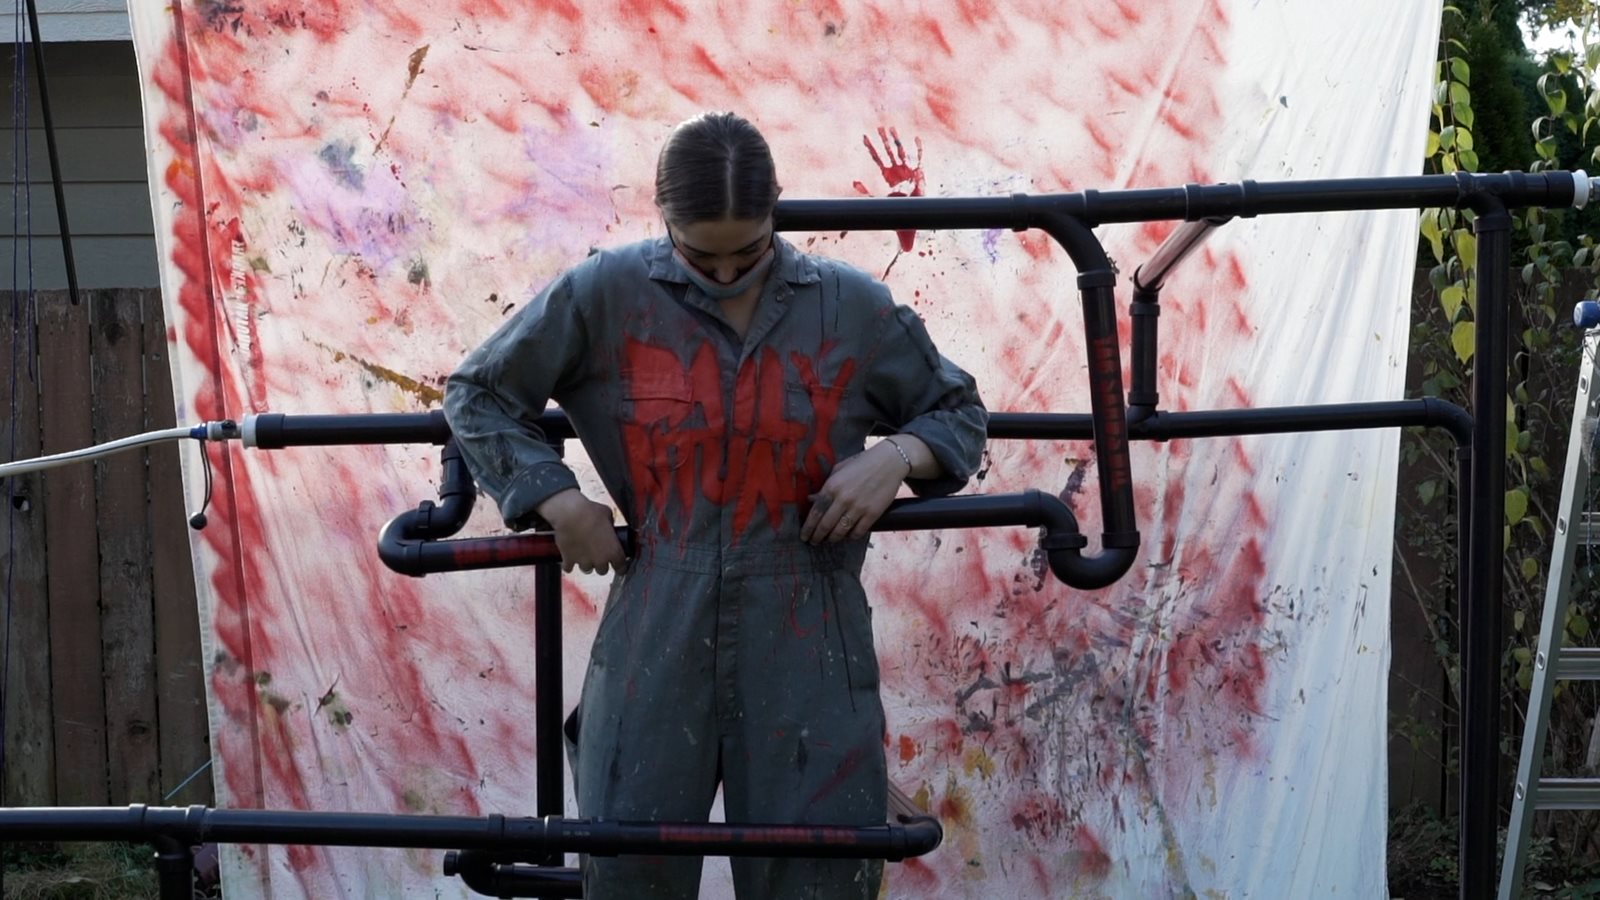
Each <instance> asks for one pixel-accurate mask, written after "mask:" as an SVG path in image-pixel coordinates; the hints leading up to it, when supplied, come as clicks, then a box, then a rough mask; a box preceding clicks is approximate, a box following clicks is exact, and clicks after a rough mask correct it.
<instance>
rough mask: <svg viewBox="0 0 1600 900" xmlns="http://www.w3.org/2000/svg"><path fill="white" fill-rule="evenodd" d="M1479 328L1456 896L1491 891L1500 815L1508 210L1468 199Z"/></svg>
mask: <svg viewBox="0 0 1600 900" xmlns="http://www.w3.org/2000/svg"><path fill="white" fill-rule="evenodd" d="M1476 199H1477V202H1475V203H1474V208H1475V209H1476V210H1477V213H1478V215H1477V218H1476V219H1475V220H1474V222H1473V226H1472V230H1473V232H1474V233H1475V234H1476V235H1477V236H1478V266H1477V281H1478V286H1477V294H1478V306H1477V309H1476V311H1475V319H1476V322H1477V329H1476V335H1475V341H1474V347H1473V358H1472V410H1473V413H1474V418H1475V419H1476V421H1477V423H1478V426H1479V427H1478V428H1476V429H1475V430H1474V432H1473V436H1472V485H1471V490H1470V491H1469V493H1470V494H1471V502H1472V521H1471V528H1470V531H1469V533H1468V536H1467V549H1468V551H1469V558H1470V559H1471V570H1470V574H1469V575H1468V578H1467V584H1468V588H1469V591H1470V593H1469V594H1468V595H1467V599H1468V601H1469V602H1468V604H1467V606H1466V608H1464V609H1463V610H1461V619H1462V629H1461V673H1462V676H1461V677H1462V682H1463V684H1462V696H1461V835H1460V837H1461V841H1460V848H1459V849H1460V865H1461V896H1462V897H1463V898H1467V897H1489V896H1492V895H1493V893H1494V887H1495V872H1496V847H1495V835H1496V830H1497V825H1498V823H1499V820H1500V805H1499V792H1500V777H1499V770H1500V715H1499V710H1500V690H1499V685H1500V646H1501V642H1500V591H1501V566H1502V565H1503V563H1502V559H1503V556H1504V552H1505V548H1504V537H1503V529H1504V523H1505V466H1506V380H1507V373H1506V365H1507V358H1508V350H1507V335H1508V333H1509V330H1510V326H1509V313H1508V306H1509V303H1508V299H1509V294H1510V277H1511V270H1510V243H1511V216H1510V214H1508V213H1507V212H1506V210H1505V207H1504V206H1502V205H1501V204H1500V202H1499V201H1498V200H1496V199H1494V198H1492V197H1489V198H1476Z"/></svg>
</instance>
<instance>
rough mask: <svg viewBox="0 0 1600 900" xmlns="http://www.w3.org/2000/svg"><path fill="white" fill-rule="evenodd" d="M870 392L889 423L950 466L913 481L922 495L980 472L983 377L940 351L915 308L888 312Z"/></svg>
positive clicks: (950, 489)
mask: <svg viewBox="0 0 1600 900" xmlns="http://www.w3.org/2000/svg"><path fill="white" fill-rule="evenodd" d="M885 292H887V291H886V289H885ZM889 302H890V303H892V302H893V301H889ZM867 391H868V399H869V400H870V401H871V403H872V404H873V405H874V406H875V407H876V409H877V411H878V413H879V414H880V415H881V416H882V417H883V420H884V424H886V425H889V426H890V427H893V428H896V429H898V430H899V431H900V432H901V433H903V434H910V435H915V436H916V437H918V438H920V439H921V440H922V442H923V443H925V444H927V445H928V448H929V449H930V450H932V451H933V455H934V458H935V459H937V460H938V461H939V465H940V467H941V468H943V469H944V475H943V476H942V477H939V478H929V479H918V478H913V479H908V480H907V482H906V483H907V484H908V485H910V487H911V490H912V491H913V492H915V493H916V494H917V495H918V496H923V497H942V496H944V495H946V494H953V493H955V492H956V491H959V490H960V489H961V488H962V487H963V486H965V485H966V483H967V480H968V479H969V478H971V477H972V476H973V474H974V473H976V472H977V471H978V468H979V466H981V465H982V463H983V448H984V442H985V440H986V437H987V433H988V427H989V411H988V410H987V409H985V408H984V405H983V400H982V399H980V398H979V396H978V386H977V382H975V381H974V380H973V378H972V376H971V375H969V374H967V372H966V371H964V370H963V369H962V368H961V367H959V366H957V365H956V364H955V363H952V362H951V361H950V360H948V359H945V358H944V356H942V355H941V354H940V353H939V351H938V349H937V348H935V347H934V345H933V339H932V338H931V337H929V336H928V329H927V328H926V327H925V326H924V325H923V324H922V319H921V318H920V317H919V316H918V315H917V314H916V312H914V311H913V310H911V309H909V308H907V307H904V306H894V307H893V309H892V310H891V311H890V312H889V313H888V315H887V316H886V317H885V321H884V327H883V330H882V332H881V336H880V339H879V341H878V344H877V347H876V349H875V351H874V352H873V353H872V355H871V366H870V368H869V370H868V378H867Z"/></svg>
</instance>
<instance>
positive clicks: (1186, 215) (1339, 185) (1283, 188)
mask: <svg viewBox="0 0 1600 900" xmlns="http://www.w3.org/2000/svg"><path fill="white" fill-rule="evenodd" d="M1574 183H1575V181H1574V175H1573V173H1571V172H1536V173H1523V172H1506V173H1501V174H1496V175H1491V174H1479V173H1471V172H1457V173H1455V174H1454V175H1415V176H1404V177H1377V178H1335V179H1325V180H1310V181H1279V182H1248V181H1247V182H1243V183H1239V184H1210V185H1196V184H1189V185H1184V186H1182V187H1169V188H1147V189H1139V190H1126V191H1094V190H1086V191H1082V192H1079V193H1073V194H1042V195H1036V196H1029V195H1021V194H1019V195H1014V196H1011V197H861V198H850V199H843V200H780V201H778V206H777V211H776V213H775V222H776V227H777V229H778V230H779V231H840V230H861V231H894V230H902V229H907V228H914V229H917V230H919V231H922V230H941V229H943V230H960V229H990V228H1011V229H1017V228H1030V227H1035V226H1033V225H1031V224H1028V222H1029V221H1031V220H1032V219H1033V218H1035V217H1037V216H1039V215H1041V214H1045V215H1055V216H1068V217H1072V218H1076V219H1079V220H1081V221H1082V222H1084V223H1085V224H1088V225H1091V226H1092V225H1103V224H1110V223H1114V222H1149V221H1155V220H1159V219H1181V220H1184V221H1191V220H1195V219H1204V218H1210V217H1223V218H1226V217H1240V216H1245V217H1248V216H1257V215H1268V214H1280V213H1302V212H1334V211H1350V210H1370V209H1416V208H1418V207H1429V206H1448V207H1452V208H1462V207H1466V206H1469V205H1471V204H1474V203H1479V202H1482V200H1481V199H1480V198H1485V197H1487V198H1498V199H1499V200H1500V201H1501V202H1502V203H1504V204H1506V205H1509V206H1518V207H1522V206H1548V207H1565V206H1569V205H1571V204H1572V200H1573V196H1574Z"/></svg>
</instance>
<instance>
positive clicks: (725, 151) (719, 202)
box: [656, 112, 778, 225]
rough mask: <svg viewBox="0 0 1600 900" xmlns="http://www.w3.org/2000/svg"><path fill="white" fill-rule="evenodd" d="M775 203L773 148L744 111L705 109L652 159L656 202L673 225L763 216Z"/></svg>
mask: <svg viewBox="0 0 1600 900" xmlns="http://www.w3.org/2000/svg"><path fill="white" fill-rule="evenodd" d="M777 202H778V176H777V172H776V171H775V169H774V167H773V164H772V151H771V150H770V149H769V148H768V147H767V139H766V138H764V137H762V136H761V132H760V131H758V130H756V127H755V126H754V125H752V124H750V122H749V120H747V119H745V118H743V117H742V116H738V115H735V114H733V113H730V112H708V113H702V114H700V115H698V116H695V117H694V118H692V119H689V120H688V121H686V122H683V123H681V124H679V125H678V127H676V128H674V129H672V134H671V135H669V136H668V137H667V142H666V144H665V145H663V146H662V148H661V156H660V158H659V159H657V160H656V206H658V207H660V209H661V214H662V215H663V216H665V217H666V219H667V221H668V222H671V223H673V224H674V225H691V224H694V223H696V222H712V221H718V220H721V219H725V218H733V219H764V218H766V217H767V216H768V215H769V214H771V212H772V208H773V206H774V205H776V204H777Z"/></svg>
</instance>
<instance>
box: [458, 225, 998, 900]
mask: <svg viewBox="0 0 1600 900" xmlns="http://www.w3.org/2000/svg"><path fill="white" fill-rule="evenodd" d="M551 398H553V399H554V400H555V401H556V402H557V403H559V404H560V406H561V408H562V409H563V410H564V411H565V412H566V413H567V415H568V416H569V417H570V418H571V421H572V423H573V425H574V427H575V429H576V431H577V434H578V436H579V438H580V439H581V440H582V441H583V444H584V447H585V448H586V449H587V451H588V453H589V456H590V458H591V459H592V460H593V461H594V464H595V467H596V469H597V470H598V471H599V474H600V477H601V479H602V480H603V481H604V482H605V485H606V488H607V490H609V491H610V493H611V496H612V497H613V498H614V499H615V500H616V501H617V504H618V506H619V507H620V508H621V510H622V511H623V513H624V515H625V516H626V517H627V520H628V522H629V524H630V525H632V526H633V528H634V530H635V533H636V535H637V538H638V547H637V552H636V555H635V557H634V558H633V559H632V561H631V562H630V565H629V567H628V569H627V572H626V574H624V575H621V576H619V577H617V578H616V579H615V580H614V581H613V582H612V585H611V592H610V596H609V597H608V599H607V601H606V607H605V611H604V613H603V614H602V617H601V620H600V625H599V631H598V633H597V634H596V636H595V642H594V647H593V650H592V652H591V656H590V661H589V668H588V673H587V676H586V678H585V681H584V687H583V696H582V699H581V701H580V707H579V711H580V716H581V723H582V724H581V728H580V730H579V736H578V749H577V756H576V765H575V773H574V775H575V781H576V784H577V791H578V809H579V811H580V813H581V814H582V815H584V816H588V817H595V818H605V819H617V820H633V821H705V820H706V818H707V816H708V815H709V811H710V807H711V803H712V801H713V799H714V795H715V791H716V788H717V785H718V783H719V782H720V783H721V785H722V788H723V801H724V809H725V812H726V815H727V819H728V821H730V822H764V823H805V824H835V825H881V824H883V823H884V822H885V821H886V816H887V808H886V802H887V801H886V786H887V781H886V778H887V775H886V767H885V761H884V745H883V741H884V734H885V731H884V720H883V708H882V705H881V703H880V701H879V697H878V665H877V657H876V654H875V653H874V650H873V644H872V622H871V611H870V609H869V608H868V606H867V600H866V596H865V594H864V592H863V591H862V588H861V582H860V580H859V575H860V571H861V564H862V560H863V557H864V555H865V553H866V542H865V541H847V542H842V543H838V544H828V545H823V546H820V547H813V546H811V545H808V544H805V543H804V542H802V541H801V540H800V539H799V533H800V526H801V523H802V522H803V521H804V518H805V514H806V512H807V511H808V508H809V505H810V504H809V501H808V498H809V496H810V495H811V494H813V493H814V492H815V491H816V490H817V489H818V488H820V487H821V486H822V484H823V482H824V481H825V480H826V478H827V476H828V474H829V473H830V472H831V471H832V469H833V466H834V464H835V463H837V462H838V461H839V460H841V459H844V458H845V457H848V456H850V455H852V454H855V453H859V452H861V450H862V447H863V439H864V438H865V437H866V436H867V434H868V432H869V431H870V430H871V429H872V427H873V425H874V424H875V423H879V422H881V423H884V424H886V425H888V426H889V427H891V428H894V429H896V430H898V431H901V432H904V433H907V434H913V435H916V436H917V437H919V438H921V439H922V440H923V441H924V442H926V443H927V445H928V446H929V447H930V448H931V449H932V450H933V453H934V455H935V456H936V457H937V458H938V460H939V462H940V464H941V465H942V467H943V469H944V471H945V472H946V473H948V475H947V477H944V478H940V479H938V480H930V481H915V480H914V481H912V482H911V486H912V488H913V490H915V491H916V492H917V493H919V494H924V495H942V494H948V493H951V492H953V491H955V490H957V489H959V488H960V487H961V486H962V485H963V484H965V483H966V481H967V479H968V478H969V477H970V476H971V475H972V473H973V472H974V471H976V469H977V467H978V465H979V457H980V455H981V452H982V448H983V443H984V433H985V426H986V423H987V420H988V413H987V412H986V411H985V410H984V408H983V405H982V403H981V401H980V400H979V399H978V395H977V392H976V389H975V387H974V384H973V380H972V378H971V377H970V376H969V375H967V374H966V373H965V372H963V371H961V370H960V369H959V368H957V367H956V366H954V365H953V364H951V363H950V362H949V361H948V360H945V359H943V358H942V357H941V356H940V355H939V353H938V351H937V350H936V349H935V348H934V346H933V343H932V342H931V341H930V339H929V337H928V334H927V331H926V330H925V329H924V327H923V325H922V322H921V320H920V319H919V318H918V317H917V315H916V314H915V313H914V312H912V311H911V310H910V309H907V308H905V307H899V306H896V305H895V304H894V301H893V300H892V298H891V297H890V294H889V290H888V288H887V287H885V286H884V285H883V284H882V283H881V282H879V281H877V280H876V279H873V278H872V277H871V276H869V275H866V274H865V273H863V272H860V271H858V270H856V269H854V268H852V267H850V266H847V265H845V264H843V263H840V262H837V261H833V260H829V259H826V258H822V257H816V256H811V255H809V254H805V253H802V252H800V251H799V250H797V249H795V248H794V246H793V245H791V244H789V243H788V242H786V241H783V240H782V239H781V238H779V239H777V251H776V259H775V260H774V262H773V269H772V274H771V275H770V276H769V277H768V279H767V282H766V284H765V286H764V287H763V289H762V294H761V297H760V299H759V301H758V303H757V307H756V310H755V313H754V316H753V317H752V319H751V323H750V327H749V330H748V333H747V335H746V337H745V339H744V340H743V342H742V345H741V342H740V341H739V339H738V337H737V335H736V333H735V331H734V330H733V329H732V328H731V327H730V326H729V325H728V324H727V321H726V320H725V319H724V318H723V317H722V315H721V313H720V311H719V309H718V307H717V303H716V301H714V300H711V299H709V298H707V297H706V296H705V295H704V294H703V293H702V292H701V291H700V290H699V289H698V288H696V287H695V286H693V285H692V284H690V283H689V281H688V279H687V277H686V276H685V275H684V274H683V272H682V270H681V269H679V268H678V266H677V264H676V263H675V262H674V260H673V257H672V248H671V245H670V244H669V242H668V241H667V240H666V239H665V238H660V239H655V240H650V241H644V242H640V243H637V244H632V245H629V246H625V247H621V248H618V249H615V250H607V251H600V252H597V253H594V254H592V255H591V256H590V257H589V258H588V259H587V260H586V261H584V262H583V263H581V264H580V265H578V266H576V267H574V268H573V269H571V270H570V271H568V272H567V273H565V274H564V275H562V276H561V277H560V278H558V279H556V281H555V282H553V283H552V284H551V285H550V286H549V287H547V288H546V289H545V290H544V291H543V292H541V293H540V294H539V296H538V297H537V298H536V299H535V300H534V301H533V302H532V303H531V304H529V305H528V306H527V307H525V308H524V309H522V310H520V311H519V312H518V313H517V314H516V315H515V316H514V317H513V318H512V319H511V320H510V321H508V322H507V323H506V324H505V325H504V326H503V327H501V328H500V330H499V331H498V332H496V333H495V334H494V336H492V337H491V338H490V339H489V340H488V341H487V342H486V343H484V345H483V346H481V347H479V348H478V349H477V350H476V351H474V352H473V353H472V354H471V355H470V356H469V357H468V358H467V359H466V361H465V362H464V363H463V364H462V366H461V368H460V369H459V370H457V371H456V372H455V373H454V374H453V375H451V376H450V379H449V383H448V386H447V388H446V391H445V401H444V406H445V412H446V414H447V416H448V418H449V421H450V426H451V429H452V430H453V431H454V433H455V438H456V440H457V442H458V443H459V445H460V447H461V449H462V451H463V453H464V454H465V456H466V459H467V462H468V465H469V467H470V469H471V471H472V473H473V475H474V477H475V478H476V479H477V481H478V483H479V485H480V486H481V487H482V489H483V490H484V491H485V492H486V493H487V494H488V495H489V496H491V497H493V498H494V499H495V500H496V501H497V502H498V503H499V505H500V511H501V514H502V515H503V516H504V518H505V520H506V523H507V525H508V526H510V527H511V528H514V529H523V528H528V527H531V526H534V525H536V524H538V520H537V516H536V515H535V513H534V510H535V508H536V507H537V506H538V505H539V504H540V503H542V502H543V501H544V500H545V499H546V498H548V497H550V496H551V495H552V494H554V493H556V492H557V491H561V490H564V489H566V488H572V487H577V481H576V479H575V478H574V477H573V474H572V472H571V471H570V470H569V469H568V468H567V467H566V466H564V465H563V464H562V463H561V462H560V461H559V460H558V459H557V457H556V455H555V453H554V452H552V450H551V449H550V448H549V447H548V446H547V445H546V443H545V442H544V440H543V439H542V437H541V435H540V434H539V433H537V431H536V430H535V429H534V428H533V427H532V426H531V425H530V423H531V422H532V421H533V420H534V418H535V417H537V416H538V415H539V414H540V413H541V412H543V410H544V408H545V405H546V402H547V400H548V399H551ZM700 866H701V863H700V860H699V859H697V858H681V857H640V856H632V857H614V858H594V857H591V858H590V859H589V860H588V864H587V866H586V870H585V878H584V891H585V893H584V896H585V897H588V898H591V900H593V898H601V900H603V898H613V897H630V898H633V897H693V896H695V894H696V892H697V890H698V885H699V879H700ZM733 871H734V881H735V889H736V891H737V893H738V895H739V896H740V897H741V898H758V897H759V898H766V897H782V898H791V897H792V898H800V897H825V898H835V897H861V898H868V900H872V898H876V897H877V894H878V886H879V881H880V879H881V876H882V864H881V862H876V861H855V860H815V859H735V860H734V861H733Z"/></svg>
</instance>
